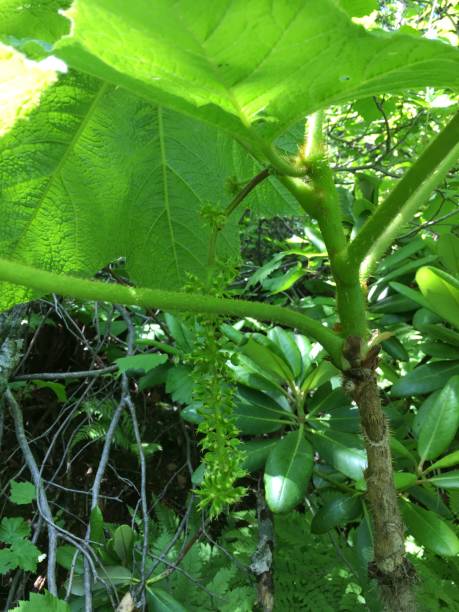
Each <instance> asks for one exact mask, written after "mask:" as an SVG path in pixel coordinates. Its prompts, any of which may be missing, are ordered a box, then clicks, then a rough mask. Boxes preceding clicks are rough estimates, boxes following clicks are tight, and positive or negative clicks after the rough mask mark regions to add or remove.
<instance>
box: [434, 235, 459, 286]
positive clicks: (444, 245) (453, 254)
mask: <svg viewBox="0 0 459 612" xmlns="http://www.w3.org/2000/svg"><path fill="white" fill-rule="evenodd" d="M437 252H438V255H439V256H440V259H441V261H442V263H443V265H444V266H445V268H446V269H447V270H448V272H449V273H450V274H455V275H456V276H458V275H459V238H458V237H457V236H455V235H454V234H443V235H442V236H440V238H439V239H438V241H437Z"/></svg>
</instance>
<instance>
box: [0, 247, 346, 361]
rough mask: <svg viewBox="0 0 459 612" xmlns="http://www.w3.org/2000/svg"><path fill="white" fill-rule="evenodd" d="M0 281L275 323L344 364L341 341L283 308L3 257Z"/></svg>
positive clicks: (91, 297) (43, 290)
mask: <svg viewBox="0 0 459 612" xmlns="http://www.w3.org/2000/svg"><path fill="white" fill-rule="evenodd" d="M0 280H4V281H8V282H10V283H14V284H16V285H22V286H25V287H28V288H30V289H35V290H37V291H40V292H41V293H59V294H61V295H66V296H70V297H74V298H77V299H81V300H94V301H100V302H112V303H113V304H125V305H136V306H143V307H145V308H160V309H162V310H169V311H171V310H177V311H181V312H192V313H201V314H207V313H208V314H221V315H226V316H235V317H253V318H255V319H258V320H260V321H272V322H274V323H279V324H281V325H285V326H287V327H291V328H296V329H298V330H299V331H300V332H302V333H304V334H306V335H308V336H310V337H312V338H314V339H315V340H317V341H318V342H320V344H321V345H322V346H323V347H324V348H325V350H326V351H327V352H328V353H329V355H330V357H331V358H332V360H333V363H335V365H337V367H341V365H342V352H341V348H342V340H341V338H339V337H338V336H337V335H336V334H334V333H333V332H332V331H330V330H329V329H327V328H326V327H324V326H323V325H321V324H320V323H319V322H318V321H315V320H314V319H312V318H310V317H308V316H306V315H303V314H301V313H299V312H295V311H294V310H291V309H289V308H283V307H281V306H271V305H269V304H263V303H261V302H249V301H247V300H236V299H228V298H216V297H213V296H209V295H196V294H192V293H181V292H177V291H162V290H160V289H145V288H138V289H137V288H134V287H126V286H124V285H117V284H109V283H104V282H101V281H94V280H86V279H82V278H78V277H76V276H71V275H69V274H56V273H55V272H47V271H45V270H40V269H39V268H34V267H32V266H26V265H24V264H20V263H16V262H12V261H8V260H7V259H2V258H0Z"/></svg>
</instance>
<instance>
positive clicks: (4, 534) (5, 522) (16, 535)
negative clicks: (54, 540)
mask: <svg viewBox="0 0 459 612" xmlns="http://www.w3.org/2000/svg"><path fill="white" fill-rule="evenodd" d="M29 535H30V526H29V525H28V524H27V523H26V522H25V520H24V519H23V518H21V517H19V516H14V517H4V518H3V519H2V522H1V523H0V542H5V544H14V543H15V542H18V541H20V540H23V539H24V538H27V537H29Z"/></svg>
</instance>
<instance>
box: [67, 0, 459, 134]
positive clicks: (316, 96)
mask: <svg viewBox="0 0 459 612" xmlns="http://www.w3.org/2000/svg"><path fill="white" fill-rule="evenodd" d="M68 16H69V18H70V19H71V21H72V29H71V34H70V35H69V36H67V37H65V38H63V39H62V40H61V42H60V43H58V44H57V46H56V48H55V52H56V53H57V54H58V55H60V56H61V57H62V58H63V59H64V60H66V61H68V62H69V63H70V65H73V66H74V67H77V68H78V69H80V70H83V71H87V72H89V73H91V74H96V75H97V76H99V77H101V78H103V79H105V80H107V81H110V82H112V83H116V84H118V85H121V86H122V87H124V88H127V89H130V90H131V91H133V92H135V93H137V94H139V95H140V96H142V97H146V98H149V99H150V100H152V101H155V102H158V103H159V104H161V105H163V106H166V107H171V108H174V109H175V110H178V111H180V112H183V113H186V114H188V115H192V116H194V117H197V118H200V119H203V120H204V121H207V122H209V123H213V124H214V125H218V126H219V127H221V128H224V129H225V130H228V131H230V132H232V133H233V134H237V135H239V136H242V137H245V138H249V139H250V138H251V137H252V136H251V134H250V128H249V127H248V126H254V127H255V128H258V129H259V130H260V131H263V132H264V133H265V135H266V136H267V138H268V139H272V138H274V136H276V135H277V134H279V133H281V132H282V131H283V130H284V129H285V128H287V127H288V126H289V125H290V124H291V123H293V122H294V121H295V120H297V119H300V118H302V117H304V116H305V115H308V114H309V113H311V112H313V111H314V110H316V109H318V108H320V107H328V106H330V105H331V104H338V103H342V102H344V101H346V100H354V99H356V98H359V97H368V96H371V95H374V94H376V93H380V92H388V91H399V90H401V89H404V88H407V87H413V88H416V87H418V88H419V87H422V86H425V85H431V86H436V85H438V86H453V85H454V84H457V81H458V78H457V72H458V71H457V63H458V62H459V60H458V55H457V53H456V51H455V49H453V48H451V47H448V46H447V45H444V44H441V43H437V42H435V41H427V40H422V39H417V38H414V37H411V36H404V35H390V34H388V33H387V32H386V33H385V34H384V35H382V34H379V33H370V32H367V31H365V30H364V29H362V28H361V27H359V26H357V25H355V24H354V23H352V21H351V20H350V18H349V17H348V15H346V13H345V12H344V11H343V10H341V9H340V8H339V7H337V6H336V4H335V3H334V2H332V0H322V2H321V6H320V11H318V10H317V3H316V2H315V0H291V1H290V2H279V3H276V4H275V6H274V8H273V5H272V3H271V2H270V1H269V0H252V1H251V2H250V3H247V2H244V1H243V0H217V1H215V2H212V3H209V2H207V0H197V1H196V2H193V3H190V2H188V1H187V0H179V2H175V3H173V4H171V3H170V2H169V1H168V0H157V1H156V2H154V3H151V2H149V1H148V0H132V1H131V2H129V3H126V2H124V1H123V0H78V2H76V3H75V4H74V5H73V7H72V9H71V10H70V11H69V12H68ZM241 16H243V19H244V24H245V26H244V25H243V24H242V23H241V18H242V17H241ZM319 33H323V34H319ZM120 40H122V43H123V44H122V48H123V49H128V50H129V52H128V53H126V52H125V51H121V46H120ZM140 58H141V61H140ZM419 65H422V70H420V69H419ZM299 67H300V68H299Z"/></svg>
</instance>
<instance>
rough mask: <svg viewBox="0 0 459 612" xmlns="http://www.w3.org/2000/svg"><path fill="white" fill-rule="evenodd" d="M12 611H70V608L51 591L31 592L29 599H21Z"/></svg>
mask: <svg viewBox="0 0 459 612" xmlns="http://www.w3.org/2000/svg"><path fill="white" fill-rule="evenodd" d="M11 612H70V608H69V606H68V604H67V603H66V602H65V601H61V600H60V599H57V598H56V597H54V596H53V595H51V593H44V594H40V593H31V594H30V598H29V600H28V601H20V602H19V605H18V606H17V607H15V608H13V609H12V610H11Z"/></svg>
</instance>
